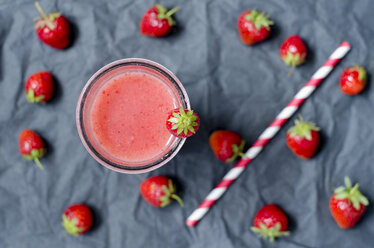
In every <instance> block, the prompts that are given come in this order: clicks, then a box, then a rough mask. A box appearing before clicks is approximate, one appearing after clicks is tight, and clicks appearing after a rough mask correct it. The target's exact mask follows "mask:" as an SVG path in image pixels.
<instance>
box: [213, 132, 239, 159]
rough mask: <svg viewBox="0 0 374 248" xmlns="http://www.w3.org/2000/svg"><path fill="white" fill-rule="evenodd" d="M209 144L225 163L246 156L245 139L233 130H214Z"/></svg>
mask: <svg viewBox="0 0 374 248" xmlns="http://www.w3.org/2000/svg"><path fill="white" fill-rule="evenodd" d="M209 145H210V148H212V150H213V152H214V154H215V155H216V157H217V158H218V159H219V160H221V161H222V162H225V163H231V162H233V161H234V160H235V159H236V158H237V157H238V156H244V154H243V148H244V145H245V141H244V140H243V139H242V138H241V137H240V135H239V134H237V133H235V132H233V131H227V130H217V131H214V132H213V133H212V134H211V135H210V137H209Z"/></svg>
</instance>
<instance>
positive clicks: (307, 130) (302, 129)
mask: <svg viewBox="0 0 374 248" xmlns="http://www.w3.org/2000/svg"><path fill="white" fill-rule="evenodd" d="M319 130H320V128H319V127H317V126H316V124H315V123H314V122H306V121H304V119H303V117H302V116H301V115H299V120H295V125H294V126H293V127H291V128H290V129H289V130H288V133H289V135H290V136H291V137H294V136H296V135H297V136H300V137H301V138H306V139H307V140H312V131H319Z"/></svg>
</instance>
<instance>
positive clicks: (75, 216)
mask: <svg viewBox="0 0 374 248" xmlns="http://www.w3.org/2000/svg"><path fill="white" fill-rule="evenodd" d="M92 222H93V220H92V212H91V209H90V208H89V207H88V206H86V205H85V204H73V205H71V206H69V207H68V208H67V209H66V210H65V212H64V214H63V215H62V226H63V227H64V228H65V230H66V232H67V233H69V234H72V235H74V236H78V235H80V234H83V233H85V232H87V231H88V230H90V228H91V227H92Z"/></svg>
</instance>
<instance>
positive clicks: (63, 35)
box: [34, 2, 70, 49]
mask: <svg viewBox="0 0 374 248" xmlns="http://www.w3.org/2000/svg"><path fill="white" fill-rule="evenodd" d="M35 7H36V8H37V10H38V12H39V13H40V15H41V17H38V18H36V19H35V21H34V27H35V31H36V33H37V35H38V37H39V39H40V40H41V41H42V42H44V43H45V44H47V45H49V46H51V47H53V48H56V49H64V48H66V47H67V46H68V45H69V42H70V24H69V21H68V20H67V19H66V18H65V16H63V15H61V13H60V12H51V13H49V14H48V15H47V14H46V13H45V12H44V10H43V9H42V7H41V6H40V4H39V2H35Z"/></svg>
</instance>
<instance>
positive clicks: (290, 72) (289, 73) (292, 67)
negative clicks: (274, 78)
mask: <svg viewBox="0 0 374 248" xmlns="http://www.w3.org/2000/svg"><path fill="white" fill-rule="evenodd" d="M294 70H295V65H292V66H291V69H290V71H289V72H288V76H289V77H291V76H292V73H293V72H294Z"/></svg>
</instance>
